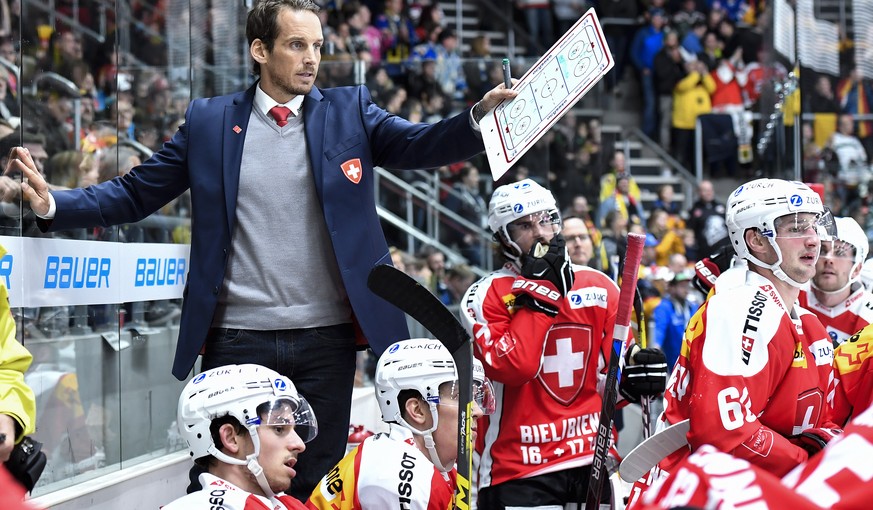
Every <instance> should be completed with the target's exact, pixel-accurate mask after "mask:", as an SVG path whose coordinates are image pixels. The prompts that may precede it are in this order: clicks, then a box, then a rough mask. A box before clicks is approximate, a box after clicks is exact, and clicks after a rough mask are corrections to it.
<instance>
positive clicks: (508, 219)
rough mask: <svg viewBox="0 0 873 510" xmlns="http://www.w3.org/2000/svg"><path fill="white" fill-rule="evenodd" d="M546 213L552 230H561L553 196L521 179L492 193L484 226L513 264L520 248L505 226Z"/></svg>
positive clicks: (532, 182)
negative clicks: (486, 226)
mask: <svg viewBox="0 0 873 510" xmlns="http://www.w3.org/2000/svg"><path fill="white" fill-rule="evenodd" d="M543 211H546V212H548V213H549V215H550V217H551V218H552V221H553V223H554V224H555V225H557V227H556V233H557V232H558V231H560V229H561V215H560V213H559V212H558V206H557V202H555V197H554V196H552V193H551V192H550V191H549V190H547V189H546V188H544V187H542V186H540V185H539V184H537V183H536V181H534V180H532V179H523V180H521V181H518V182H513V183H511V184H504V185H503V186H500V187H498V188H497V189H496V190H494V193H492V194H491V201H490V202H489V203H488V226H489V227H490V228H491V232H493V233H494V236H495V238H496V239H497V241H498V242H500V243H501V245H502V246H503V247H504V250H503V251H504V254H505V255H506V256H507V257H508V258H509V259H510V260H513V261H518V259H519V257H521V255H523V253H521V248H519V246H518V244H516V243H515V241H513V240H512V236H511V235H510V234H509V230H507V228H506V227H507V225H509V224H510V223H512V222H513V221H515V220H517V219H520V218H524V217H525V216H529V215H531V214H534V213H538V212H543Z"/></svg>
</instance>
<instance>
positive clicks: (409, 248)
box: [375, 167, 494, 276]
mask: <svg viewBox="0 0 873 510" xmlns="http://www.w3.org/2000/svg"><path fill="white" fill-rule="evenodd" d="M375 181H376V190H377V193H378V194H379V197H380V198H381V201H382V202H385V201H387V200H388V198H389V197H388V195H387V194H391V195H393V196H394V197H397V198H400V199H401V206H400V208H401V209H402V210H403V212H402V215H403V216H402V217H401V216H399V215H398V213H397V211H393V212H392V211H390V210H388V209H387V208H386V207H385V206H383V205H379V206H377V212H378V214H379V217H380V218H381V219H382V220H384V221H386V222H387V223H388V224H390V225H392V226H394V227H395V228H397V229H398V230H400V231H401V232H402V233H403V234H404V236H405V237H406V245H405V246H404V247H398V248H403V249H404V251H406V252H407V253H411V254H414V253H415V252H416V251H417V250H416V246H417V245H428V244H430V245H433V246H434V247H436V248H438V249H439V250H440V251H442V252H443V253H444V254H445V255H446V260H447V261H448V262H450V263H452V264H460V263H467V259H466V258H465V257H464V256H463V255H461V253H460V252H459V251H458V250H456V249H455V248H454V247H451V246H448V245H446V244H445V243H443V242H442V239H443V236H442V235H441V233H442V232H443V229H445V228H448V229H451V230H455V231H457V232H461V233H469V234H471V235H474V236H478V237H479V238H480V239H481V240H482V243H481V251H480V260H481V261H482V263H481V264H479V266H477V267H471V269H473V271H474V272H476V273H477V274H479V275H480V276H482V275H484V274H486V273H487V272H488V271H491V270H492V269H493V267H494V260H493V250H492V249H491V233H490V232H489V231H487V230H485V229H484V228H482V227H481V226H480V225H475V224H473V223H471V222H470V221H468V220H467V219H465V218H463V217H461V216H459V215H458V214H457V213H455V212H454V211H452V210H450V209H448V208H446V207H445V206H444V205H442V204H441V203H440V201H439V197H440V194H441V189H442V187H441V186H442V184H441V183H440V182H439V179H438V178H434V179H432V180H429V182H428V180H421V181H419V183H423V187H424V188H425V189H420V188H419V187H417V186H416V185H415V184H410V183H409V182H407V181H405V180H404V179H402V178H400V177H398V176H396V175H394V174H393V173H391V172H390V171H388V170H385V169H384V168H379V167H377V168H376V173H375ZM448 192H450V193H456V191H455V190H453V189H449V190H448ZM419 213H420V214H419ZM416 225H419V226H423V227H424V228H418V227H417V226H416Z"/></svg>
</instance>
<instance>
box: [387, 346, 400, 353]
mask: <svg viewBox="0 0 873 510" xmlns="http://www.w3.org/2000/svg"><path fill="white" fill-rule="evenodd" d="M399 348H400V344H394V345H392V346H391V348H390V349H388V352H397V349H399Z"/></svg>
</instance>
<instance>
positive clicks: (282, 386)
mask: <svg viewBox="0 0 873 510" xmlns="http://www.w3.org/2000/svg"><path fill="white" fill-rule="evenodd" d="M273 387H274V388H276V389H277V390H279V391H285V390H286V389H287V388H288V384H287V383H286V382H285V380H284V379H276V380H275V381H273Z"/></svg>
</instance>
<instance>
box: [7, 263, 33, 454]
mask: <svg viewBox="0 0 873 510" xmlns="http://www.w3.org/2000/svg"><path fill="white" fill-rule="evenodd" d="M3 253H5V250H3V249H2V247H0V257H2V254H3ZM32 361H33V357H32V356H31V355H30V352H29V351H28V350H27V349H25V348H24V346H23V345H21V344H20V343H18V340H16V339H15V319H13V317H12V311H11V310H10V309H9V299H8V296H7V291H6V286H5V285H2V284H0V413H2V414H7V415H9V416H11V417H12V418H13V419H14V420H15V421H16V423H18V426H19V427H20V430H21V433H20V434H19V435H18V437H16V438H15V441H16V442H18V441H20V440H21V438H22V437H24V436H26V435H28V434H32V433H33V432H34V430H35V425H36V400H35V398H34V395H33V390H32V389H30V387H29V386H28V385H27V384H25V382H24V372H26V371H27V369H28V368H29V367H30V363H31V362H32Z"/></svg>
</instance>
